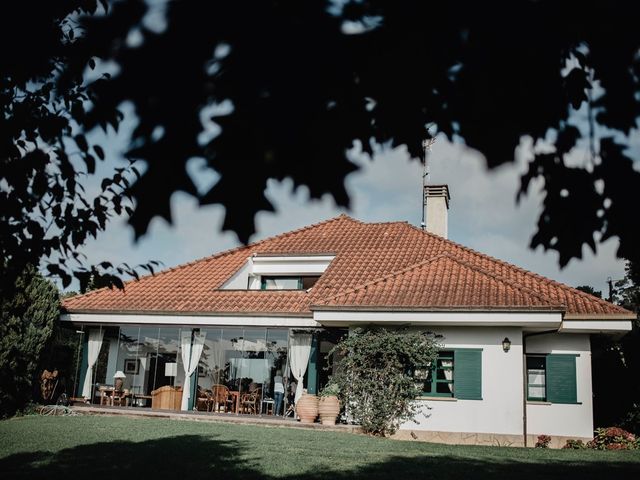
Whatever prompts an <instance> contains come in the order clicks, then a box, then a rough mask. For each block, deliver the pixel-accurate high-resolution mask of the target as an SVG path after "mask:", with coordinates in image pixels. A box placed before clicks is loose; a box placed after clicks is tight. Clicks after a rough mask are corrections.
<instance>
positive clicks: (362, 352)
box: [327, 328, 439, 437]
mask: <svg viewBox="0 0 640 480" xmlns="http://www.w3.org/2000/svg"><path fill="white" fill-rule="evenodd" d="M438 347H439V345H437V343H436V341H435V335H433V334H432V333H427V332H417V331H407V330H388V329H385V328H368V329H360V328H358V329H355V330H354V331H353V332H352V333H351V334H350V335H349V336H348V337H346V338H344V339H343V340H341V341H340V342H339V343H338V344H337V345H336V346H335V347H334V348H333V349H332V350H331V351H330V352H329V354H328V355H327V358H332V357H333V358H335V357H340V360H339V361H338V362H337V365H336V367H337V368H336V373H335V374H334V375H333V377H332V381H333V382H334V383H336V384H337V385H338V387H339V388H340V394H339V397H340V400H341V402H342V404H343V405H345V406H346V408H347V409H348V413H349V415H350V416H352V417H353V418H354V419H355V420H356V421H357V422H358V423H360V425H361V426H362V429H363V431H364V432H365V433H369V434H371V435H378V436H382V437H384V436H387V435H392V434H394V433H395V432H396V430H397V429H398V427H399V426H400V424H401V423H402V422H404V421H407V420H414V419H413V417H414V416H415V414H416V413H417V412H418V406H417V405H416V402H415V398H416V397H417V396H419V395H420V393H421V391H420V390H419V389H418V387H417V386H416V384H415V381H414V379H413V376H412V375H410V373H409V372H412V371H414V370H415V369H416V368H419V367H423V366H425V365H430V364H432V363H433V362H434V361H435V358H436V356H437V351H438ZM334 353H335V354H337V355H334ZM414 421H415V420H414Z"/></svg>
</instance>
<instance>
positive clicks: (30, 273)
mask: <svg viewBox="0 0 640 480" xmlns="http://www.w3.org/2000/svg"><path fill="white" fill-rule="evenodd" d="M0 293H1V295H0V418H2V417H4V416H9V415H13V414H15V413H16V411H18V410H22V409H23V408H24V407H25V406H26V405H27V404H28V403H29V402H30V401H32V400H33V399H34V397H35V396H34V395H33V393H34V390H35V391H37V389H36V388H34V387H35V385H34V384H35V380H36V376H37V373H38V372H37V369H38V363H39V360H40V354H41V352H42V350H43V348H44V347H45V345H46V344H47V342H48V341H49V338H50V337H51V332H52V330H53V323H54V320H55V319H56V318H57V317H58V315H59V299H58V289H57V288H56V287H55V285H53V283H51V282H50V281H49V280H46V279H45V278H43V277H42V276H41V275H40V274H39V273H38V272H37V271H36V269H35V268H32V267H30V268H28V269H26V270H25V271H24V272H23V274H22V275H21V276H20V277H19V278H18V279H17V280H16V282H15V284H14V285H9V286H7V285H6V284H5V285H3V288H2V292H0Z"/></svg>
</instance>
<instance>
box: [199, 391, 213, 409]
mask: <svg viewBox="0 0 640 480" xmlns="http://www.w3.org/2000/svg"><path fill="white" fill-rule="evenodd" d="M213 402H214V397H213V393H212V392H211V390H202V389H200V388H199V387H198V393H197V397H196V410H198V411H201V412H202V411H204V412H210V411H211V409H212V407H213Z"/></svg>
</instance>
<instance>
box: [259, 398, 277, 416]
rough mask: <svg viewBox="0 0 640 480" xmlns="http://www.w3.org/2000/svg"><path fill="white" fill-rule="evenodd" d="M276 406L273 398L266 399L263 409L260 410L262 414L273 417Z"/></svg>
mask: <svg viewBox="0 0 640 480" xmlns="http://www.w3.org/2000/svg"><path fill="white" fill-rule="evenodd" d="M274 405H275V400H274V399H273V398H264V399H263V400H262V409H261V410H260V413H265V414H267V415H273V408H274Z"/></svg>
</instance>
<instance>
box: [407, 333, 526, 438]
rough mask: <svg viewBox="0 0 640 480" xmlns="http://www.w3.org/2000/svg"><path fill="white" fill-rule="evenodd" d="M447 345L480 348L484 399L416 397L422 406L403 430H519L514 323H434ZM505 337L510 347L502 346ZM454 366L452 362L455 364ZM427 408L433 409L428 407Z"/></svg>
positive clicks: (519, 360) (518, 349) (518, 337)
mask: <svg viewBox="0 0 640 480" xmlns="http://www.w3.org/2000/svg"><path fill="white" fill-rule="evenodd" d="M433 331H435V332H436V333H439V334H441V335H444V339H443V340H442V343H443V344H444V345H445V347H446V348H481V349H482V400H435V399H429V400H419V402H420V403H422V404H423V405H424V406H423V408H422V414H420V415H418V416H417V417H416V420H418V421H419V422H420V423H419V424H418V425H416V424H415V423H413V422H407V423H405V424H404V425H402V427H401V428H402V429H409V430H428V431H437V432H469V433H498V434H511V435H513V434H522V396H523V387H522V342H521V341H522V333H521V329H520V328H517V327H458V328H456V327H448V328H438V327H433ZM505 337H509V339H510V340H511V350H510V351H509V352H508V353H505V352H504V351H503V350H502V340H503V339H504V338H505ZM454 369H455V365H454ZM427 407H431V409H430V410H429V409H428V408H427Z"/></svg>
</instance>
